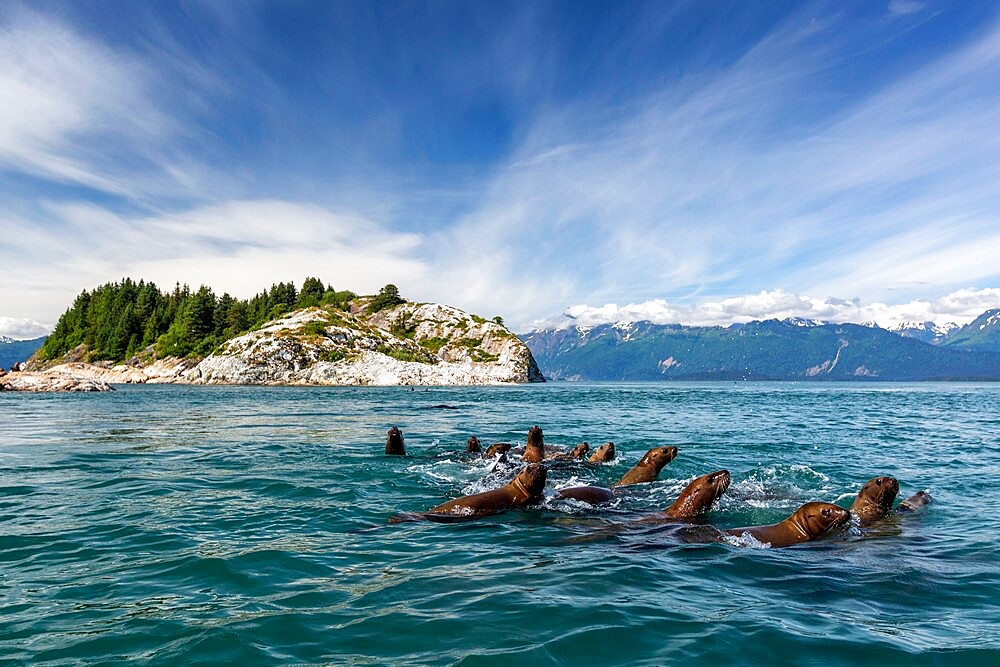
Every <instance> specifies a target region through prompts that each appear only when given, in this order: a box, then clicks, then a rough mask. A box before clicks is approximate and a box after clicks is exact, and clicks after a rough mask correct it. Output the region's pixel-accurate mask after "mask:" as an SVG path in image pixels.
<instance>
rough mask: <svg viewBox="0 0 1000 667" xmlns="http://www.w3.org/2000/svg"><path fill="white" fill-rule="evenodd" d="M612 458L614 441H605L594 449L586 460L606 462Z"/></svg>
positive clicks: (613, 456)
mask: <svg viewBox="0 0 1000 667" xmlns="http://www.w3.org/2000/svg"><path fill="white" fill-rule="evenodd" d="M613 458H615V443H613V442H606V443H604V444H603V445H601V446H600V447H598V448H597V449H596V450H594V453H593V454H591V455H590V458H589V459H587V460H588V461H590V462H591V463H607V462H608V461H610V460H612V459H613Z"/></svg>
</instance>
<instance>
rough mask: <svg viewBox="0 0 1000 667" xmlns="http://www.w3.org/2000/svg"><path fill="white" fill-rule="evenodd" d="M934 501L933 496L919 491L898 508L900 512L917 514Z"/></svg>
mask: <svg viewBox="0 0 1000 667" xmlns="http://www.w3.org/2000/svg"><path fill="white" fill-rule="evenodd" d="M932 502H934V501H933V499H932V498H931V494H929V493H928V492H926V491H917V492H916V493H914V494H913V495H912V496H910V497H909V498H907V499H906V500H904V501H903V502H901V503H899V507H898V508H896V509H897V510H899V511H900V512H916V511H918V510H920V509H921V508H923V507H925V506H927V505H930V504H931V503H932Z"/></svg>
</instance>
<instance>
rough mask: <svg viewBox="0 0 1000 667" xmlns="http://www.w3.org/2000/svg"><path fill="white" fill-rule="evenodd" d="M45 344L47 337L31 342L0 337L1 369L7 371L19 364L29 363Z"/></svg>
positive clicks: (33, 339)
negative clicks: (32, 356) (31, 357)
mask: <svg viewBox="0 0 1000 667" xmlns="http://www.w3.org/2000/svg"><path fill="white" fill-rule="evenodd" d="M44 342H45V336H42V337H41V338H32V339H31V340H15V339H13V338H8V337H7V336H0V368H3V369H7V368H10V367H11V366H13V365H14V364H15V363H17V362H21V361H27V360H28V357H30V356H31V355H32V354H34V352H35V350H37V349H38V348H40V347H41V346H42V343H44Z"/></svg>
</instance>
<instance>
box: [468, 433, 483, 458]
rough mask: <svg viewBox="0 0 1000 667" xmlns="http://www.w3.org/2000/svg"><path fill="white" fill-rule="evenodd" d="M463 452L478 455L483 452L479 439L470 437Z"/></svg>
mask: <svg viewBox="0 0 1000 667" xmlns="http://www.w3.org/2000/svg"><path fill="white" fill-rule="evenodd" d="M465 451H466V453H467V454H479V453H480V452H482V451H483V448H482V446H480V444H479V438H477V437H476V436H472V437H471V438H469V441H468V442H466V443H465Z"/></svg>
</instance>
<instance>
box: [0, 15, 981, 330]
mask: <svg viewBox="0 0 1000 667" xmlns="http://www.w3.org/2000/svg"><path fill="white" fill-rule="evenodd" d="M998 82H1000V6H998V5H997V4H996V3H993V2H976V1H968V2H952V3H949V2H921V1H918V0H891V1H883V2H879V1H871V2H868V1H863V2H846V1H838V2H815V3H809V2H780V1H776V0H775V1H770V0H769V1H764V0H761V1H759V2H755V1H747V0H736V1H733V2H724V1H722V0H718V1H714V0H713V2H703V1H701V0H698V1H694V2H681V1H677V2H662V1H656V2H649V3H643V2H586V1H582V0H575V1H572V2H555V1H545V2H541V1H537V2H527V1H514V2H510V1H504V2H499V1H497V2H492V1H487V0H483V1H481V2H458V1H456V2H434V1H428V2H377V1H369V0H365V1H358V2H256V1H255V2H244V1H241V2H221V1H213V2H207V3H199V2H180V3H167V2H158V1H157V2H153V1H148V2H141V1H140V2H133V1H129V2H99V1H95V2H86V3H80V2H47V1H46V0H33V1H32V2H26V3H23V4H20V3H18V2H16V1H14V2H4V3H2V4H0V334H2V335H7V336H11V337H14V338H28V337H33V336H38V335H42V334H44V333H46V332H47V331H49V330H50V328H51V327H52V325H53V324H54V323H55V321H56V320H57V319H58V317H59V315H60V314H61V313H62V312H63V311H64V310H65V309H66V308H67V307H68V306H69V305H70V304H71V303H72V300H73V298H74V297H75V296H76V295H77V294H78V293H79V292H80V291H81V290H83V289H85V288H87V289H89V288H93V287H96V286H97V285H100V284H103V283H106V282H111V281H117V280H120V279H122V278H124V277H131V278H134V279H136V280H138V279H140V278H141V279H145V280H147V281H150V280H151V281H153V282H155V283H156V284H157V285H159V286H160V287H161V288H163V289H170V288H172V286H173V285H174V284H175V283H176V282H181V283H188V284H190V285H191V286H192V287H197V286H198V285H201V284H207V285H209V286H211V287H213V289H215V290H216V292H217V293H219V294H221V293H222V292H228V293H230V294H232V295H233V296H237V297H241V298H246V297H249V296H252V295H253V294H255V293H257V292H259V291H261V290H262V289H264V288H267V287H268V286H270V285H271V284H272V283H275V282H279V281H289V280H291V281H294V282H295V283H296V284H301V282H302V280H303V279H304V278H305V277H307V276H316V277H319V278H321V279H322V280H324V281H325V282H327V283H330V284H332V285H333V286H334V287H335V288H337V289H350V290H353V291H355V292H357V293H361V294H364V293H369V294H370V293H374V292H377V291H378V289H379V288H380V287H381V286H382V285H384V284H386V283H394V284H396V285H398V286H399V288H400V291H401V293H402V294H403V296H404V297H406V298H408V299H411V300H416V301H438V302H443V303H448V304H451V305H454V306H457V307H460V308H463V309H465V310H468V311H471V312H474V313H478V314H480V315H483V316H485V317H493V316H495V315H501V316H502V317H503V318H504V320H505V321H506V323H507V324H508V326H509V327H510V328H512V329H513V330H515V331H526V330H528V329H530V328H535V327H540V326H563V325H566V324H571V323H576V324H586V325H591V324H597V323H601V322H614V321H622V320H626V321H627V320H639V319H648V320H651V321H654V322H661V323H668V322H669V323H672V322H678V321H679V322H681V323H684V324H720V325H728V324H731V323H734V322H745V321H748V320H751V319H766V318H770V317H779V318H783V317H805V318H812V319H821V320H828V321H838V322H843V321H851V322H864V321H875V322H878V323H879V324H880V325H882V326H893V325H895V324H898V323H899V322H902V321H925V320H934V321H938V322H941V323H943V322H956V323H959V324H962V323H966V322H968V321H971V320H972V319H973V318H975V317H976V316H977V315H979V314H980V313H982V312H983V311H984V310H986V309H988V308H995V307H1000V159H998V156H1000V83H998Z"/></svg>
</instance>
